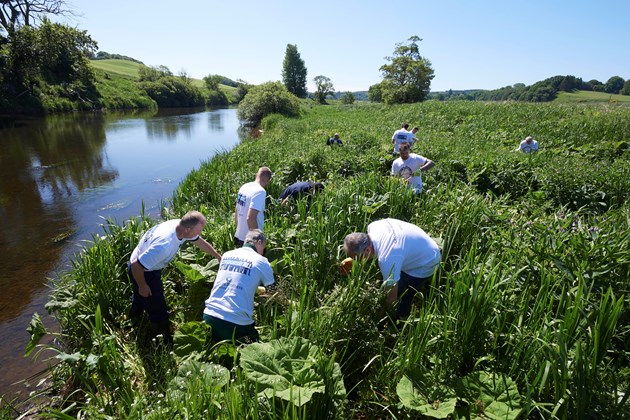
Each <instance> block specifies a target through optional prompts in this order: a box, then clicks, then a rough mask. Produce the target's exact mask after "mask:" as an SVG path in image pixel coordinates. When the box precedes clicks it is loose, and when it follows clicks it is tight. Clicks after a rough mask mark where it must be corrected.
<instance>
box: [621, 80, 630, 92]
mask: <svg viewBox="0 0 630 420" xmlns="http://www.w3.org/2000/svg"><path fill="white" fill-rule="evenodd" d="M619 93H620V94H621V95H630V79H628V80H626V81H625V83H624V84H623V87H622V88H621V90H620V91H619Z"/></svg>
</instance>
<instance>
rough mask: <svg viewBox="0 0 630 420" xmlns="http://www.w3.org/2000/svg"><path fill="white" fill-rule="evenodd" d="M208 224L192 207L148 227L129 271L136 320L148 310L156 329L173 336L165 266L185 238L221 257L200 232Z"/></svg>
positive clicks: (132, 315)
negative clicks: (181, 215)
mask: <svg viewBox="0 0 630 420" xmlns="http://www.w3.org/2000/svg"><path fill="white" fill-rule="evenodd" d="M205 225H206V218H205V217H204V215H203V214H201V213H200V212H198V211H189V212H188V213H186V214H185V215H184V216H183V217H182V218H181V219H173V220H167V221H166V222H162V223H160V224H158V225H156V226H154V227H152V228H151V229H149V230H148V231H147V232H146V233H145V234H144V235H142V238H141V239H140V242H139V243H138V245H137V246H136V248H135V249H134V250H133V252H132V253H131V258H130V261H129V263H128V273H129V277H130V279H131V280H132V282H131V283H132V286H133V296H132V300H131V310H130V311H129V317H130V318H131V319H132V320H137V319H138V318H139V317H140V316H141V315H142V312H143V311H146V312H147V315H148V317H149V321H150V322H151V328H152V330H153V333H154V334H155V335H158V334H163V335H164V337H165V340H167V341H170V339H171V338H170V323H169V312H168V307H167V305H166V299H165V298H164V288H163V285H162V269H163V268H164V267H166V266H167V265H168V263H169V262H170V261H171V260H172V259H173V258H174V257H175V254H177V251H178V250H179V247H180V246H181V245H182V244H183V243H184V242H192V243H193V244H195V245H196V246H197V247H198V248H199V249H201V250H202V251H203V252H205V253H206V254H210V255H212V256H213V257H214V258H216V259H217V260H219V261H220V260H221V254H219V253H218V252H217V251H216V250H215V249H214V247H213V246H212V245H210V244H209V243H208V242H207V241H206V240H204V239H203V238H201V237H200V236H199V234H200V233H201V231H202V230H203V228H204V226H205Z"/></svg>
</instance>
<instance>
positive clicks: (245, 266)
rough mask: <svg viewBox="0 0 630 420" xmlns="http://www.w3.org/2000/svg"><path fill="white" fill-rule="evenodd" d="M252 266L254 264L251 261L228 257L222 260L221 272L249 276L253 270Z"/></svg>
mask: <svg viewBox="0 0 630 420" xmlns="http://www.w3.org/2000/svg"><path fill="white" fill-rule="evenodd" d="M252 265H253V264H252V262H251V261H249V260H244V259H242V258H237V257H228V258H223V259H221V265H220V266H219V270H225V271H231V272H235V273H240V274H245V275H246V276H249V274H250V272H251V270H252Z"/></svg>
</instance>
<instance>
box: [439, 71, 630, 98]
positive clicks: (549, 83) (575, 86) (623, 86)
mask: <svg viewBox="0 0 630 420" xmlns="http://www.w3.org/2000/svg"><path fill="white" fill-rule="evenodd" d="M577 90H584V91H592V92H605V93H610V94H621V95H630V79H628V80H624V79H623V78H622V77H620V76H612V77H610V78H609V79H608V80H607V81H606V83H602V82H600V81H599V80H596V79H593V80H589V81H588V82H585V81H583V80H582V79H581V78H579V77H575V76H572V75H567V76H553V77H550V78H548V79H545V80H541V81H539V82H536V83H534V84H532V85H529V86H526V85H525V84H523V83H517V84H515V85H513V86H506V87H502V88H500V89H494V90H468V91H459V92H453V91H452V90H449V91H447V92H435V93H431V94H430V95H429V98H430V99H437V100H441V101H443V100H469V101H520V102H550V101H553V100H554V99H556V98H557V97H558V93H559V92H575V91H577Z"/></svg>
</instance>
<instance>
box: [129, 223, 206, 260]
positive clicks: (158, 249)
mask: <svg viewBox="0 0 630 420" xmlns="http://www.w3.org/2000/svg"><path fill="white" fill-rule="evenodd" d="M178 224H179V219H173V220H167V221H166V222H162V223H160V224H159V225H155V226H153V227H152V228H151V229H149V230H148V231H146V232H145V234H144V235H142V238H141V239H140V243H138V246H136V248H135V249H134V250H133V252H132V253H131V261H134V260H138V262H139V263H140V265H142V267H144V269H145V270H146V271H153V270H161V269H162V268H164V267H166V266H167V265H168V263H169V262H170V261H171V260H172V259H173V257H175V254H177V250H178V249H179V247H180V245H181V244H183V243H184V242H186V241H195V240H197V238H199V236H196V237H194V238H191V239H178V238H177V233H176V230H175V229H176V228H177V225H178Z"/></svg>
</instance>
